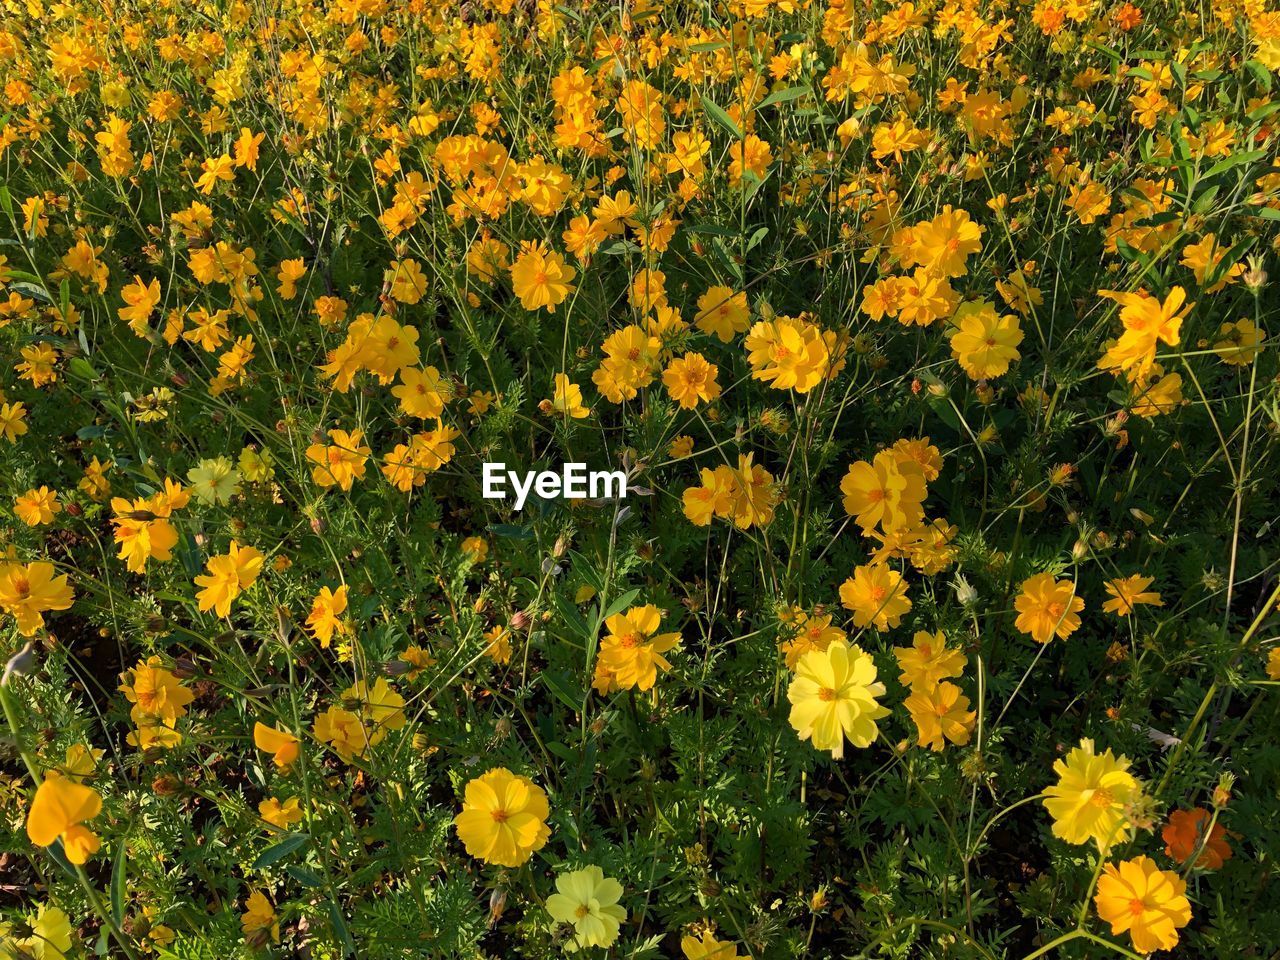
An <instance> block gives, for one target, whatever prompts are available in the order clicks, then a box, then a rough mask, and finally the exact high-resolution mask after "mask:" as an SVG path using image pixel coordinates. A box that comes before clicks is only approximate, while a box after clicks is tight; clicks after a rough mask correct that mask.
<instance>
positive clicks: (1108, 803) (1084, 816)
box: [1044, 740, 1142, 853]
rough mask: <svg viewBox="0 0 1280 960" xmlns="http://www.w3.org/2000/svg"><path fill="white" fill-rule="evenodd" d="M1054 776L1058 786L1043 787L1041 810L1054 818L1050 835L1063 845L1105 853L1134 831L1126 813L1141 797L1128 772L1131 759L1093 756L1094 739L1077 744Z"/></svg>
mask: <svg viewBox="0 0 1280 960" xmlns="http://www.w3.org/2000/svg"><path fill="white" fill-rule="evenodd" d="M1053 771H1054V773H1056V774H1057V775H1058V782H1057V783H1055V784H1052V785H1051V786H1048V787H1046V788H1045V791H1044V792H1045V800H1044V808H1045V809H1046V810H1047V811H1049V816H1051V817H1053V835H1054V836H1055V837H1060V838H1061V839H1063V840H1065V841H1067V843H1087V842H1088V841H1090V840H1093V841H1095V842H1096V843H1097V844H1098V849H1099V850H1101V851H1102V852H1103V853H1105V852H1106V851H1107V849H1108V848H1109V847H1110V846H1111V845H1112V844H1113V843H1117V842H1119V841H1122V840H1124V839H1126V838H1127V837H1128V836H1129V834H1130V833H1131V832H1132V830H1133V825H1132V824H1131V823H1130V821H1129V818H1128V816H1127V815H1126V813H1125V810H1126V808H1127V807H1129V805H1130V804H1132V803H1134V802H1136V801H1137V800H1138V799H1139V798H1140V797H1141V796H1142V785H1141V784H1140V783H1139V782H1138V781H1137V779H1135V778H1134V776H1133V774H1131V773H1129V760H1128V758H1126V757H1123V756H1121V757H1117V756H1115V755H1114V754H1113V753H1112V752H1111V750H1110V749H1108V750H1107V751H1106V752H1105V753H1101V754H1099V753H1095V752H1094V749H1093V741H1092V740H1081V741H1080V746H1078V747H1076V748H1075V749H1074V750H1072V751H1071V752H1070V753H1069V754H1067V758H1066V759H1065V760H1057V761H1055V762H1054V764H1053Z"/></svg>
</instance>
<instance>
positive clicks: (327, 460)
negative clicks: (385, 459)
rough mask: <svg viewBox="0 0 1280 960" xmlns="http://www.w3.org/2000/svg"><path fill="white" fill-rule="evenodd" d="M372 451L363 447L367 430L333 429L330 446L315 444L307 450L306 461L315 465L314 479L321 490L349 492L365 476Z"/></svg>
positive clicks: (312, 476) (312, 472)
mask: <svg viewBox="0 0 1280 960" xmlns="http://www.w3.org/2000/svg"><path fill="white" fill-rule="evenodd" d="M370 452H371V451H370V449H369V448H368V447H366V446H365V445H364V431H363V430H352V431H351V432H350V433H348V432H347V431H346V430H330V431H329V444H328V445H327V446H326V445H325V444H323V443H313V444H312V445H311V446H309V447H307V459H308V460H310V461H311V462H312V463H314V464H315V466H314V467H312V468H311V479H312V480H314V481H315V482H316V483H317V484H319V485H320V486H321V487H332V486H335V485H336V486H337V487H339V488H340V489H341V490H344V491H348V490H350V489H351V485H352V483H354V482H355V481H356V480H358V479H360V478H361V477H363V476H364V468H365V464H366V463H367V462H368V460H369V454H370Z"/></svg>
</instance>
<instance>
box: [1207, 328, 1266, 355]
mask: <svg viewBox="0 0 1280 960" xmlns="http://www.w3.org/2000/svg"><path fill="white" fill-rule="evenodd" d="M1218 336H1219V337H1221V338H1222V339H1221V340H1218V341H1217V342H1216V343H1214V345H1213V349H1214V351H1215V352H1216V353H1217V354H1218V356H1219V357H1220V358H1221V360H1222V362H1223V363H1226V364H1229V365H1231V366H1233V367H1243V366H1248V365H1249V364H1251V363H1253V360H1254V358H1255V357H1257V355H1258V354H1260V353H1261V352H1262V342H1263V341H1264V340H1266V339H1267V335H1266V334H1265V333H1264V332H1263V331H1262V328H1261V327H1259V326H1257V325H1256V324H1255V323H1254V322H1253V321H1252V320H1237V321H1236V322H1235V323H1224V324H1223V325H1222V327H1221V328H1220V329H1219V330H1218Z"/></svg>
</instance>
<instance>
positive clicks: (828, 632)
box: [781, 610, 848, 670]
mask: <svg viewBox="0 0 1280 960" xmlns="http://www.w3.org/2000/svg"><path fill="white" fill-rule="evenodd" d="M791 626H792V631H793V632H792V634H791V638H790V639H789V640H787V641H785V642H784V643H783V644H782V645H781V649H782V653H783V655H784V656H785V658H786V664H787V669H788V670H794V669H795V668H796V664H797V663H799V661H800V658H801V657H802V656H804V655H805V654H806V653H808V652H809V651H811V650H826V649H827V647H829V646H831V644H832V643H834V642H835V641H837V640H846V639H848V635H847V634H846V633H845V632H844V631H843V630H841V629H840V628H839V627H833V626H832V625H831V616H830V614H824V615H822V616H819V615H818V614H816V613H815V614H814V615H812V616H810V615H809V614H808V613H807V612H805V611H804V610H801V611H799V613H797V614H796V618H795V622H794V623H793V624H792V625H791Z"/></svg>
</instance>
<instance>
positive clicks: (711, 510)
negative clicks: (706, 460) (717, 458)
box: [682, 466, 738, 527]
mask: <svg viewBox="0 0 1280 960" xmlns="http://www.w3.org/2000/svg"><path fill="white" fill-rule="evenodd" d="M700 476H701V479H702V483H701V485H700V486H696V487H695V486H691V487H688V488H686V489H685V491H684V495H683V497H682V500H683V503H684V515H685V516H686V517H688V518H689V520H690V521H691V522H692V523H693V524H694V525H695V526H699V527H705V526H707V525H708V524H709V523H711V518H712V517H725V516H729V515H730V514H731V513H732V511H733V501H734V496H735V493H736V491H737V486H738V483H737V478H736V477H735V475H734V472H733V468H732V467H728V466H719V467H716V468H715V469H714V470H707V469H705V468H703V470H702V471H701V473H700Z"/></svg>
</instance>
